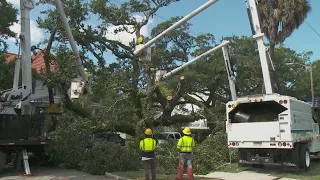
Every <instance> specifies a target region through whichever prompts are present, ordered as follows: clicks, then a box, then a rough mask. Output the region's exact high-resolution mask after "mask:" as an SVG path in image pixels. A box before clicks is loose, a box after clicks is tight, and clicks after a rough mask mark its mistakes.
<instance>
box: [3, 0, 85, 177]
mask: <svg viewBox="0 0 320 180" xmlns="http://www.w3.org/2000/svg"><path fill="white" fill-rule="evenodd" d="M55 2H56V6H57V9H58V11H59V13H60V17H61V20H62V22H63V25H64V28H65V30H66V32H67V36H68V38H69V41H70V44H71V47H72V50H73V52H74V54H75V56H76V59H77V61H76V63H77V65H78V67H79V71H80V76H79V77H78V78H77V79H75V81H73V82H71V98H79V95H80V94H81V93H82V92H83V89H84V88H86V89H87V92H88V93H90V94H91V88H90V84H89V85H88V83H87V82H88V79H87V77H86V76H85V72H84V69H83V66H82V61H81V59H80V56H79V52H78V50H77V47H76V44H75V41H74V39H73V36H72V33H71V30H70V27H69V25H68V23H67V19H66V16H65V13H64V10H63V6H62V3H61V1H60V0H55ZM33 8H34V2H33V0H20V10H21V34H20V36H19V39H20V43H19V53H18V56H17V59H16V61H15V63H16V66H15V73H14V80H13V81H14V83H13V88H12V89H10V90H7V91H4V92H1V97H0V124H1V126H0V171H1V170H3V169H4V168H5V165H6V164H7V163H8V162H13V161H14V160H13V159H14V158H12V157H13V155H16V158H15V162H14V163H15V165H16V167H17V168H18V169H20V168H22V167H24V172H25V175H31V171H30V167H29V163H28V152H32V153H35V154H36V155H37V154H41V155H43V153H45V152H46V151H47V150H48V149H49V148H50V145H51V144H52V141H51V140H49V139H47V138H45V137H44V130H43V129H44V127H43V126H44V125H43V123H44V122H43V118H44V115H45V113H44V112H45V110H44V108H46V107H43V106H42V103H37V101H36V100H37V99H39V96H40V94H37V91H34V90H33V86H32V74H31V41H30V37H31V35H30V10H31V9H33ZM20 49H21V56H20ZM20 70H21V73H22V76H21V77H22V86H19V77H20ZM10 157H11V158H10ZM22 163H23V166H22Z"/></svg>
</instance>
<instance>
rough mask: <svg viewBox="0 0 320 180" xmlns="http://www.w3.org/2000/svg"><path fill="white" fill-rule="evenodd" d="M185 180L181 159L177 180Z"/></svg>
mask: <svg viewBox="0 0 320 180" xmlns="http://www.w3.org/2000/svg"><path fill="white" fill-rule="evenodd" d="M182 179H183V165H182V163H181V159H180V158H179V167H178V173H177V180H182Z"/></svg>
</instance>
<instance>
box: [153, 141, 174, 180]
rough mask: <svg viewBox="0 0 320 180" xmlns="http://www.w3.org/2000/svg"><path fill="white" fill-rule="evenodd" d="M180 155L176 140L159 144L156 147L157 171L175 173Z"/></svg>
mask: <svg viewBox="0 0 320 180" xmlns="http://www.w3.org/2000/svg"><path fill="white" fill-rule="evenodd" d="M178 157H179V153H178V150H177V142H176V141H169V142H168V143H167V144H161V145H159V146H158V147H157V149H156V163H157V172H158V173H160V174H175V173H176V172H177V168H178Z"/></svg>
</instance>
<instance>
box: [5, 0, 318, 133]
mask: <svg viewBox="0 0 320 180" xmlns="http://www.w3.org/2000/svg"><path fill="white" fill-rule="evenodd" d="M268 2H269V1H268ZM270 2H271V1H270ZM290 2H291V1H290ZM40 3H42V4H51V3H53V2H52V1H46V0H42V1H40ZM64 3H65V6H64V7H65V12H66V15H67V17H68V19H69V23H70V27H71V29H72V33H73V35H74V38H75V40H76V42H77V44H78V45H79V47H80V51H81V58H82V60H83V63H84V66H85V67H87V68H88V70H89V71H90V74H92V76H91V79H92V87H93V91H94V95H93V96H88V97H85V99H82V100H79V101H73V102H72V101H71V100H70V99H69V97H68V95H67V91H68V89H69V84H68V82H69V81H70V79H71V78H73V77H75V76H76V66H75V65H73V64H72V63H73V55H72V52H71V50H70V49H69V48H68V46H67V45H66V43H68V39H67V38H66V35H65V30H64V28H63V26H62V23H61V21H60V18H59V14H58V12H57V10H56V9H55V8H54V7H53V6H48V9H46V10H44V11H43V12H42V14H43V15H44V16H42V17H39V18H38V20H37V22H38V24H39V27H40V28H42V29H43V30H45V31H46V32H48V33H50V35H51V36H50V37H49V36H48V39H46V40H45V41H44V42H42V43H41V44H40V45H45V46H46V50H47V51H48V53H52V54H54V55H55V57H54V59H55V61H56V63H57V69H56V70H55V72H49V71H46V72H44V73H42V74H41V75H40V76H39V77H37V78H41V79H43V80H44V81H45V82H46V84H47V85H48V86H49V87H59V89H60V91H61V95H62V97H63V101H62V102H63V104H64V108H65V109H66V110H69V111H70V110H71V111H73V112H75V113H74V116H79V117H81V118H87V119H88V120H90V121H92V122H94V123H95V124H94V125H93V127H94V128H92V129H93V130H94V131H103V130H112V131H120V132H127V133H129V134H131V135H135V134H136V132H138V131H139V128H143V127H156V126H157V127H159V126H160V127H161V126H168V125H172V124H177V123H178V124H181V123H186V122H192V121H195V120H197V119H202V118H206V119H207V120H209V121H211V122H212V123H215V125H216V126H218V124H219V123H221V122H223V121H224V113H225V110H224V105H225V103H226V102H227V101H229V100H230V99H231V97H230V90H229V84H228V83H229V82H228V79H227V72H226V68H225V65H224V59H223V56H222V51H221V50H218V51H215V52H214V53H212V54H211V55H210V56H208V57H206V58H204V59H203V60H201V61H200V62H197V63H196V64H194V65H192V66H190V67H188V68H186V69H185V70H183V71H182V72H180V73H178V74H177V75H175V76H173V77H171V78H170V79H168V80H167V81H162V82H155V78H154V77H155V72H154V71H150V68H151V67H152V68H155V69H157V70H166V71H170V70H172V69H174V68H176V67H178V66H179V65H181V64H182V63H185V62H188V61H189V60H190V59H192V58H194V57H196V56H198V55H200V54H202V53H204V52H205V51H207V50H209V49H210V48H212V47H214V46H216V45H217V44H220V42H221V41H222V40H229V41H230V42H231V43H230V46H229V51H230V54H231V58H232V62H231V63H232V65H233V67H234V69H235V70H236V74H237V77H236V88H237V93H238V96H245V95H250V94H260V92H261V89H262V85H263V79H262V73H261V67H260V61H259V54H258V52H257V51H256V48H257V47H256V42H255V40H254V39H252V38H251V37H245V36H242V37H239V36H228V37H222V38H221V39H216V38H215V36H214V34H210V33H203V34H198V35H194V34H192V33H190V28H191V27H192V24H191V23H185V24H183V25H182V26H181V27H179V28H177V29H176V30H174V31H172V32H171V33H169V34H168V35H166V36H165V37H163V38H162V39H161V40H159V41H158V42H156V43H155V46H154V47H152V61H151V62H150V63H142V62H139V59H138V58H137V57H136V56H134V55H133V50H134V48H135V39H136V38H137V37H138V36H139V35H140V33H141V29H142V27H143V26H145V25H147V24H148V22H150V19H151V18H152V17H153V15H155V14H156V13H157V12H158V11H159V9H161V8H165V7H166V6H169V5H170V4H172V3H177V0H157V1H141V0H130V1H125V2H123V3H114V2H112V1H105V0H94V1H90V2H83V1H79V0H76V1H64ZM260 3H261V4H260V7H259V9H260V13H261V14H262V15H261V16H262V24H263V25H264V27H265V24H266V23H267V22H269V21H271V20H272V22H273V23H274V26H271V27H270V28H271V29H270V28H269V29H268V28H266V27H265V29H264V31H265V32H266V35H267V37H268V39H269V42H270V45H271V46H272V43H279V42H283V41H284V39H285V38H286V37H288V36H289V35H290V34H291V33H292V31H293V30H294V29H296V28H298V27H299V25H300V24H301V23H302V21H303V20H304V18H305V17H306V15H307V13H308V12H309V10H310V8H309V7H308V4H307V1H299V3H301V9H300V10H301V11H303V12H304V14H305V15H304V16H302V15H301V17H300V16H299V17H297V15H296V14H295V12H292V11H289V9H290V7H292V5H293V4H292V3H289V2H287V4H285V2H282V4H276V5H277V6H275V5H272V4H266V3H267V1H261V2H260ZM273 3H275V2H273ZM279 3H280V2H279ZM299 7H300V6H299ZM278 9H284V10H287V11H284V12H282V13H280V14H279V15H277V16H275V17H273V18H272V19H268V18H271V17H270V16H267V15H268V13H269V15H270V13H271V12H278V11H279V10H278ZM299 12H300V11H299ZM267 17H268V18H267ZM93 19H95V20H96V22H97V24H95V25H92V24H91V25H90V23H89V20H90V21H92V20H93ZM179 19H181V17H172V18H170V19H169V20H167V21H164V22H162V23H160V24H158V25H157V26H156V27H154V28H153V29H152V30H151V33H150V37H147V38H146V40H147V41H148V40H149V39H150V38H153V37H155V36H156V35H158V34H159V33H161V32H162V31H163V30H165V29H166V28H168V27H169V26H171V25H172V24H173V23H175V22H177V21H178V20H179ZM294 20H296V21H297V22H294ZM279 23H280V24H282V28H283V31H282V32H277V34H273V32H274V29H277V28H278V25H276V24H279ZM110 29H112V30H113V31H114V32H113V33H114V34H118V33H120V32H127V33H129V34H132V35H133V36H132V37H133V39H132V40H130V41H129V43H126V42H121V41H117V40H114V39H111V38H109V37H108V36H107V35H106V34H107V33H108V32H109V31H110ZM9 34H10V33H9ZM11 35H12V34H11ZM53 45H54V46H53ZM274 51H275V57H276V59H277V60H278V61H277V66H278V68H277V71H278V74H279V80H280V82H281V83H280V85H281V88H282V89H283V90H284V91H283V92H284V94H286V95H291V96H294V97H298V98H300V99H304V98H306V97H307V96H309V95H310V93H309V92H310V91H309V90H310V84H309V81H308V78H309V76H308V71H305V70H304V69H303V68H301V67H300V66H293V65H288V63H290V62H299V63H305V62H307V61H308V60H309V58H310V52H302V53H297V52H295V51H294V50H292V49H290V48H288V47H284V46H279V47H276V48H275V49H274ZM109 54H112V55H113V56H114V59H115V62H113V63H111V64H107V63H106V62H107V61H108V60H109V59H110V58H112V57H110V56H107V55H109ZM48 58H50V56H49V54H47V55H46V62H47V60H48ZM46 64H47V66H48V63H46ZM317 64H319V63H318V61H317V62H314V65H315V66H314V68H315V69H316V68H320V67H319V65H317ZM47 68H48V67H47ZM47 70H48V69H47ZM315 72H316V73H317V72H319V71H315ZM316 73H315V74H316ZM315 81H317V82H318V81H319V83H320V79H318V78H315ZM317 82H316V84H318V83H317ZM273 85H274V87H275V84H273ZM315 89H316V92H317V93H320V92H319V91H320V89H319V87H318V86H317V87H316V88H315ZM187 104H194V105H197V106H198V107H200V109H201V110H200V111H192V112H189V113H188V114H177V113H175V112H174V110H175V109H177V108H179V109H182V110H184V111H186V108H185V107H186V105H187ZM159 110H160V111H161V112H162V114H161V115H160V116H159V114H158V113H159ZM222 124H223V123H222Z"/></svg>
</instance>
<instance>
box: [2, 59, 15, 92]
mask: <svg viewBox="0 0 320 180" xmlns="http://www.w3.org/2000/svg"><path fill="white" fill-rule="evenodd" d="M14 65H15V63H14V62H9V63H8V62H6V58H5V55H4V54H0V69H1V71H0V82H1V83H0V91H3V90H6V89H10V88H12V85H13V76H14Z"/></svg>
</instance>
